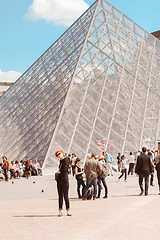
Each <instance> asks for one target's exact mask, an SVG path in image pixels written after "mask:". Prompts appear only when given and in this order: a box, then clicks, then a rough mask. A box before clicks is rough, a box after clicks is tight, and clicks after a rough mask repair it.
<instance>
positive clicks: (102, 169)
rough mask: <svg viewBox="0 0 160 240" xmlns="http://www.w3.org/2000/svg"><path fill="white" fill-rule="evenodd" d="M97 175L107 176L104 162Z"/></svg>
mask: <svg viewBox="0 0 160 240" xmlns="http://www.w3.org/2000/svg"><path fill="white" fill-rule="evenodd" d="M98 176H99V177H100V178H105V177H107V176H108V169H107V167H106V165H105V164H103V165H102V166H101V168H100V171H99V174H98Z"/></svg>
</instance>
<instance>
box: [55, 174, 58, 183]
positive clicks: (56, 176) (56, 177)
mask: <svg viewBox="0 0 160 240" xmlns="http://www.w3.org/2000/svg"><path fill="white" fill-rule="evenodd" d="M58 178H59V173H57V172H56V173H55V180H56V181H58Z"/></svg>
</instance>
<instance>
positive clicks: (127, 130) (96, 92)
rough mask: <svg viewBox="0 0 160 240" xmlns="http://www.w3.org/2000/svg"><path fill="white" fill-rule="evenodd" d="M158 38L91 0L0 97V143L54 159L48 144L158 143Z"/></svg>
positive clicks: (16, 152) (83, 150)
mask: <svg viewBox="0 0 160 240" xmlns="http://www.w3.org/2000/svg"><path fill="white" fill-rule="evenodd" d="M159 77H160V41H159V40H158V39H156V38H155V37H154V36H153V35H151V34H149V33H148V32H147V31H145V30H144V29H142V28H141V27H140V26H139V25H137V24H136V23H135V22H133V21H132V20H131V19H129V18H128V17H127V16H125V15H124V14H123V13H121V12H120V11H118V10H117V9H116V8H114V7H113V6H112V5H111V4H109V3H108V2H107V1H105V0H97V1H96V2H95V3H94V4H93V5H92V6H91V7H90V8H89V9H88V10H87V11H86V12H85V13H84V14H83V15H82V16H81V17H80V18H79V19H78V20H77V21H76V22H75V23H74V24H73V25H72V26H71V27H70V28H69V29H68V30H67V31H66V32H65V33H64V34H63V35H62V36H61V37H60V38H59V39H58V40H57V41H56V42H55V43H54V44H53V45H52V46H51V47H50V48H49V49H48V50H47V51H46V52H45V53H44V54H43V55H42V56H41V57H40V58H39V59H38V60H37V61H36V62H35V63H34V64H33V65H32V66H31V67H30V68H29V69H28V70H27V71H26V72H25V73H24V74H23V75H22V77H20V78H19V79H18V81H17V82H16V83H15V84H14V85H13V86H12V87H11V88H10V89H9V90H8V91H7V92H6V93H5V94H4V95H3V96H2V97H1V98H0V103H1V105H0V128H1V130H0V131H1V133H2V134H1V136H0V149H1V151H0V152H1V154H6V155H7V156H9V158H11V159H20V158H22V157H23V156H24V155H29V157H30V158H31V159H35V158H37V159H38V160H42V161H44V168H45V169H50V168H53V167H54V166H57V162H56V160H55V157H54V151H55V150H56V149H57V148H62V149H63V150H64V151H65V152H68V153H72V152H74V153H76V154H77V155H78V156H80V157H82V158H83V159H85V158H86V155H87V154H88V152H99V151H102V150H108V151H110V152H111V153H112V154H113V155H116V154H117V152H123V153H125V152H128V151H135V150H137V149H138V148H140V147H141V146H142V145H145V146H147V147H149V148H151V149H155V148H157V141H158V136H159V124H160V122H159V115H160V93H159V91H158V89H159V87H160V81H159Z"/></svg>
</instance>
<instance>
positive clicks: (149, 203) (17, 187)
mask: <svg viewBox="0 0 160 240" xmlns="http://www.w3.org/2000/svg"><path fill="white" fill-rule="evenodd" d="M118 175H119V173H115V174H114V176H113V177H107V182H108V188H109V198H108V199H103V198H101V199H97V200H95V201H93V200H91V201H82V200H79V199H77V194H76V181H75V179H74V178H73V177H70V202H71V212H72V217H67V216H66V211H65V210H64V212H63V216H62V217H61V218H58V217H57V208H58V203H57V191H56V182H55V181H54V177H53V176H43V177H32V178H31V179H29V180H27V179H21V180H15V181H14V183H13V184H12V181H10V182H9V183H6V182H0V216H1V217H0V226H1V232H0V239H1V240H14V239H16V240H17V239H22V240H26V239H27V240H30V239H34V240H43V239H44V240H62V239H65V240H83V239H84V240H103V239H105V240H106V239H107V240H121V239H123V240H132V239H136V240H139V239H141V240H143V239H145V240H151V239H152V240H154V239H156V240H158V239H159V238H160V223H159V222H160V195H158V186H157V179H155V186H154V187H150V189H149V195H148V196H142V197H140V196H138V194H139V192H140V191H139V187H138V184H137V181H138V178H137V177H136V176H130V177H129V178H128V182H124V180H121V181H120V182H117V178H118ZM34 182H35V183H34ZM42 189H43V190H44V192H41V190H42ZM102 197H103V192H102Z"/></svg>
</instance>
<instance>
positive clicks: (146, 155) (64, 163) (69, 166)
mask: <svg viewBox="0 0 160 240" xmlns="http://www.w3.org/2000/svg"><path fill="white" fill-rule="evenodd" d="M55 156H56V157H58V158H59V159H60V164H59V171H58V172H57V173H56V176H57V175H59V176H58V177H56V180H57V190H58V195H59V214H58V216H59V217H61V216H62V206H63V197H64V200H65V204H66V210H67V216H71V214H70V212H69V206H70V205H69V198H68V190H69V181H68V174H72V175H73V176H75V178H76V181H77V194H78V198H81V199H82V200H88V199H92V198H93V200H95V199H96V198H100V195H101V190H102V188H103V187H104V190H105V195H104V196H103V198H107V197H108V187H107V183H106V177H107V176H113V166H112V163H113V157H112V155H111V154H110V153H108V152H106V151H105V152H101V153H99V154H88V158H87V160H86V161H85V164H84V169H83V168H82V167H81V161H82V160H81V158H79V157H77V156H76V154H74V153H73V154H72V155H70V154H64V153H63V151H62V150H60V149H59V150H57V151H56V152H55ZM117 165H118V166H117V169H115V168H114V170H116V171H119V172H120V176H119V177H118V180H117V181H120V179H121V178H122V177H123V176H124V181H126V182H127V179H128V176H129V175H130V174H131V175H133V174H134V173H135V174H136V175H137V176H139V187H140V190H141V192H140V196H141V195H143V194H145V196H147V195H148V185H149V176H150V185H151V186H154V184H153V176H154V172H155V170H156V171H157V179H158V185H159V195H160V154H159V152H158V150H156V151H150V149H146V148H145V147H143V148H142V150H140V149H139V150H138V151H137V152H135V153H132V152H130V155H129V156H128V157H126V156H125V155H121V153H118V156H117ZM143 179H145V191H144V188H143ZM81 187H82V189H81Z"/></svg>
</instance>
